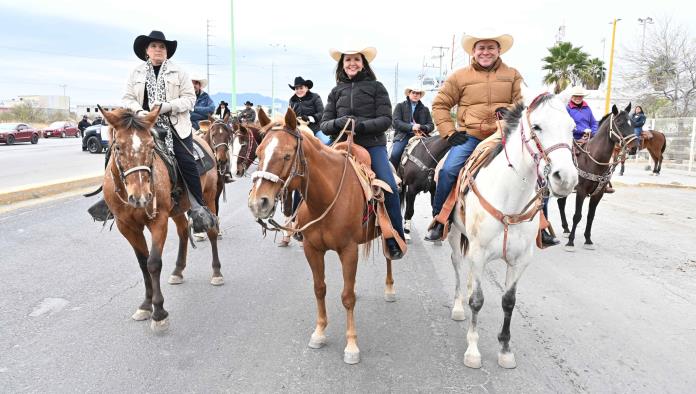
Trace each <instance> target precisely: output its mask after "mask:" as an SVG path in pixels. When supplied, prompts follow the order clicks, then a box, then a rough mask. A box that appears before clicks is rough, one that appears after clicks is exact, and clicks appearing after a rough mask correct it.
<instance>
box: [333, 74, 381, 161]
mask: <svg viewBox="0 0 696 394" xmlns="http://www.w3.org/2000/svg"><path fill="white" fill-rule="evenodd" d="M342 116H354V117H355V119H356V121H357V125H358V126H357V128H356V132H355V143H357V144H358V145H361V146H363V147H366V148H369V147H372V146H378V145H386V144H387V137H386V136H385V134H384V132H385V131H387V129H388V128H389V126H390V125H391V121H392V113H391V102H390V101H389V94H388V93H387V89H385V88H384V85H382V83H381V82H379V81H376V80H374V79H372V78H370V77H368V76H367V74H366V73H364V72H363V71H361V72H359V73H358V74H357V75H356V76H355V77H354V78H353V79H346V80H341V81H340V82H339V83H338V85H336V87H335V88H333V89H332V90H331V93H329V98H328V100H327V102H326V107H325V108H324V115H323V116H322V118H321V130H322V131H323V132H324V133H325V134H327V135H336V134H338V133H340V131H341V129H342V127H338V125H336V124H335V123H336V122H335V121H336V119H338V118H340V117H342Z"/></svg>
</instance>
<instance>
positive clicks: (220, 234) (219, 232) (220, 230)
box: [218, 229, 222, 239]
mask: <svg viewBox="0 0 696 394" xmlns="http://www.w3.org/2000/svg"><path fill="white" fill-rule="evenodd" d="M218 239H222V229H219V230H218Z"/></svg>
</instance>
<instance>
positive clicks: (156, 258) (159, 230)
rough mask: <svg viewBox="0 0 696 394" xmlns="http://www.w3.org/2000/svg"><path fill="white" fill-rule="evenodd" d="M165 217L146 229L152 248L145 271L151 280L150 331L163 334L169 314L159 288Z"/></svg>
mask: <svg viewBox="0 0 696 394" xmlns="http://www.w3.org/2000/svg"><path fill="white" fill-rule="evenodd" d="M167 220H168V219H167V217H166V216H164V215H160V216H159V217H158V218H157V219H156V221H155V222H154V223H151V224H150V225H149V226H148V227H149V228H150V233H151V234H152V248H151V250H150V257H149V258H148V259H147V271H148V272H149V273H150V280H152V305H153V307H154V311H153V312H152V322H151V323H150V329H152V331H155V332H163V331H166V330H167V329H168V328H169V318H168V316H169V312H167V311H166V310H165V309H164V296H163V295H162V289H161V287H160V274H161V273H162V250H164V242H165V241H166V240H167Z"/></svg>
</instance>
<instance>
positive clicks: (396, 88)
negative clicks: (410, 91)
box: [392, 62, 399, 107]
mask: <svg viewBox="0 0 696 394" xmlns="http://www.w3.org/2000/svg"><path fill="white" fill-rule="evenodd" d="M398 92H399V62H396V68H395V69H394V102H393V103H392V107H393V106H394V105H396V102H397V101H399V99H398V97H399V96H398Z"/></svg>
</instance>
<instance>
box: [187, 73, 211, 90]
mask: <svg viewBox="0 0 696 394" xmlns="http://www.w3.org/2000/svg"><path fill="white" fill-rule="evenodd" d="M191 80H192V81H198V82H200V83H201V89H205V88H206V87H207V86H208V78H206V77H204V76H202V75H201V74H198V73H194V74H191Z"/></svg>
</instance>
